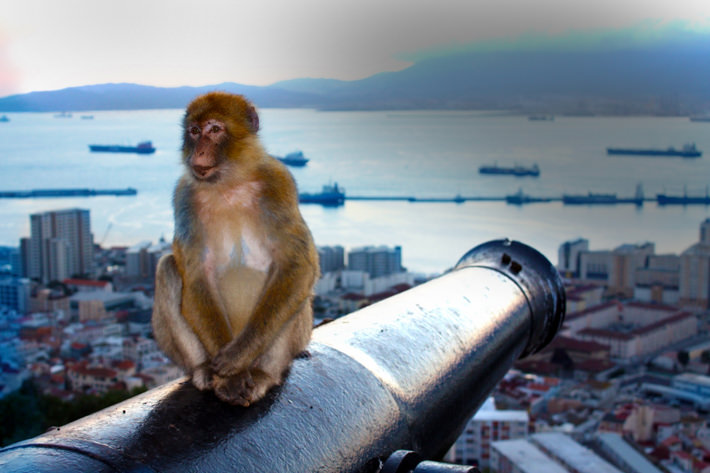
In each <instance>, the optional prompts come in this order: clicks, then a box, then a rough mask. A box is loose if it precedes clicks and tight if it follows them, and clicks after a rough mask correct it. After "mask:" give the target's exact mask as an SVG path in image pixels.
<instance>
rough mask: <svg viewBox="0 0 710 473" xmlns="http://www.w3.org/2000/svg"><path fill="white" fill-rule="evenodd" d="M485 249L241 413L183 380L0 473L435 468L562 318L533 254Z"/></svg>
mask: <svg viewBox="0 0 710 473" xmlns="http://www.w3.org/2000/svg"><path fill="white" fill-rule="evenodd" d="M479 248H480V250H477V249H474V250H472V251H471V252H469V253H468V254H467V255H466V256H465V257H464V258H462V260H461V262H460V263H459V264H458V265H457V267H456V268H455V269H454V270H453V271H451V272H449V273H447V274H445V275H443V276H441V277H439V278H437V279H435V280H433V281H430V282H428V283H426V284H423V285H421V286H418V287H416V288H413V289H411V290H409V291H407V292H405V293H402V294H400V295H397V296H395V297H392V298H390V299H387V300H385V301H382V302H380V303H378V304H375V305H372V306H370V307H367V308H365V309H362V310H360V311H358V312H355V313H353V314H350V315H348V316H347V317H343V318H341V319H338V320H336V321H334V322H331V323H329V324H326V325H324V326H322V327H320V328H318V329H316V330H315V331H314V336H313V341H312V342H311V344H310V345H309V348H308V350H309V352H310V357H307V358H302V359H297V360H295V361H294V364H293V366H292V368H291V370H290V372H289V374H288V377H287V379H286V382H285V383H284V385H283V386H281V387H279V388H277V389H274V390H273V391H271V392H270V393H269V394H268V395H267V397H266V398H265V399H264V400H262V401H260V402H259V403H257V404H255V405H253V406H251V407H249V408H242V407H234V406H230V405H228V404H225V403H222V402H220V401H219V400H218V399H217V398H216V397H215V396H214V395H213V394H211V393H209V392H207V393H204V392H200V391H197V390H196V389H195V388H194V387H193V386H192V385H191V384H190V383H189V382H187V381H186V380H185V379H182V380H178V381H175V382H172V383H168V384H166V385H164V386H162V387H160V388H157V389H154V390H152V391H150V392H148V393H145V394H143V395H140V396H137V397H135V398H132V399H129V400H128V401H125V402H123V403H121V404H118V405H116V406H114V407H111V408H108V409H105V410H103V411H101V412H99V413H96V414H94V415H92V416H89V417H86V418H84V419H81V420H79V421H76V422H74V423H72V424H69V425H67V426H64V427H61V429H57V430H54V431H52V432H48V433H46V434H43V435H40V436H38V437H36V438H34V439H30V440H27V441H25V442H21V443H19V444H15V445H12V446H10V447H7V448H6V449H4V450H2V451H0V470H2V471H3V472H25V471H33V472H49V471H52V472H69V471H71V472H84V471H86V472H89V471H91V472H95V471H99V472H103V471H107V472H108V471H121V472H178V471H179V472H223V471H231V472H244V473H252V472H256V471H280V472H294V473H295V472H319V473H320V472H322V473H326V472H333V473H335V472H337V473H348V472H353V473H356V472H363V473H365V472H377V471H379V469H380V467H381V465H382V461H383V460H384V459H386V458H387V457H388V456H389V455H390V454H391V453H392V452H394V451H396V450H399V449H407V450H414V451H416V452H418V453H420V454H421V455H422V457H424V458H436V457H437V456H438V455H441V454H443V453H444V452H445V451H446V450H447V449H448V447H449V446H450V445H451V444H452V443H453V441H454V440H455V439H456V437H457V436H458V435H459V433H460V432H461V430H462V429H463V427H464V425H465V423H466V421H467V420H468V419H469V418H470V416H471V415H473V413H474V412H475V411H476V409H478V407H479V406H480V405H481V403H482V402H483V401H484V400H485V398H486V397H487V396H488V394H489V393H490V391H491V390H492V389H493V387H494V386H495V384H496V383H497V382H498V381H499V380H500V379H501V378H502V377H503V375H504V374H505V372H506V371H507V370H508V369H509V368H510V366H511V364H512V363H513V362H514V361H515V360H516V359H517V358H518V357H519V356H520V355H521V354H523V353H531V352H534V351H536V350H538V349H539V348H541V347H542V346H544V344H546V343H547V342H549V340H550V339H551V338H552V336H554V333H555V332H556V331H557V328H558V327H559V325H560V324H561V321H562V318H563V317H564V291H563V288H562V284H561V282H560V280H559V277H558V275H557V273H556V271H555V270H554V268H553V267H552V266H551V265H550V264H549V262H547V260H545V259H544V257H542V256H541V255H540V254H539V253H538V252H537V251H535V250H534V249H532V248H530V247H527V246H525V245H522V244H520V243H516V242H507V241H498V242H490V243H488V244H485V245H482V246H481V247H479ZM504 255H507V256H504ZM512 262H515V263H516V264H515V265H513V264H512ZM545 263H546V264H545ZM82 458H83V459H84V460H83V461H82Z"/></svg>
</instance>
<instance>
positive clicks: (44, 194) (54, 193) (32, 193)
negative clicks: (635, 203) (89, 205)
mask: <svg viewBox="0 0 710 473" xmlns="http://www.w3.org/2000/svg"><path fill="white" fill-rule="evenodd" d="M136 194H138V191H137V190H135V189H134V188H132V187H127V188H125V189H87V188H76V189H33V190H27V191H0V198H1V199H46V198H55V197H96V196H102V195H114V196H131V195H136Z"/></svg>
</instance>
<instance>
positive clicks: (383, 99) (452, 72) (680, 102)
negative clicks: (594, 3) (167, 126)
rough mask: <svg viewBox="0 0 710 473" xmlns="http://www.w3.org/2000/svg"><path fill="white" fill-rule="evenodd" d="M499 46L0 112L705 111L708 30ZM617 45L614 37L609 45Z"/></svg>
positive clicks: (124, 89)
mask: <svg viewBox="0 0 710 473" xmlns="http://www.w3.org/2000/svg"><path fill="white" fill-rule="evenodd" d="M559 43H560V44H555V45H552V46H550V45H548V46H550V47H544V48H537V49H535V48H522V49H521V48H517V49H516V48H508V49H505V48H502V49H498V50H493V49H490V48H489V49H488V50H483V49H479V50H471V51H463V52H459V53H455V54H454V53H450V54H438V55H433V56H431V57H429V58H426V59H421V60H418V61H416V62H415V64H414V65H412V66H411V67H409V68H407V69H404V70H402V71H398V72H388V73H382V74H376V75H374V76H371V77H368V78H365V79H362V80H357V81H340V80H333V79H295V80H289V81H282V82H277V83H275V84H272V85H270V86H266V87H257V86H247V85H240V84H235V83H223V84H216V85H211V86H204V87H178V88H159V87H149V86H141V85H135V84H105V85H95V86H86V87H74V88H69V89H64V90H58V91H52V92H33V93H29V94H23V95H14V96H10V97H5V98H1V99H0V112H13V111H79V110H107V109H116V110H120V109H148V108H182V107H184V106H185V105H186V104H187V103H188V102H189V101H190V100H191V99H192V98H193V97H195V96H196V95H199V94H201V93H204V92H206V91H208V90H225V91H228V92H234V93H241V94H244V95H246V96H248V97H249V98H250V99H251V100H252V101H253V102H254V103H256V104H257V105H258V106H260V107H311V108H319V109H325V110H336V109H346V110H358V109H367V110H373V109H417V108H423V109H433V108H439V109H481V108H491V109H513V110H518V111H520V112H524V113H541V112H544V113H571V114H597V113H598V114H663V115H686V114H694V113H707V112H708V111H710V86H708V84H710V61H709V60H708V58H710V35H709V34H705V35H702V34H693V35H689V36H685V37H683V38H681V40H678V39H673V38H671V39H667V40H664V41H656V42H655V43H649V42H647V43H646V44H644V45H638V44H635V45H633V46H631V44H632V43H631V42H629V43H628V44H629V45H625V44H626V43H623V42H622V43H620V44H621V45H619V44H616V45H615V46H614V47H601V46H599V47H577V48H573V47H572V46H570V47H566V45H565V44H563V43H562V42H559ZM617 43H618V42H617Z"/></svg>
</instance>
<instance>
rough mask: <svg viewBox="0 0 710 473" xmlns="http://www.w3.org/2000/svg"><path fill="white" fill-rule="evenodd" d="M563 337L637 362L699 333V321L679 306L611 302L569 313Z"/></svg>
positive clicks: (621, 358) (625, 359) (628, 360)
mask: <svg viewBox="0 0 710 473" xmlns="http://www.w3.org/2000/svg"><path fill="white" fill-rule="evenodd" d="M561 333H562V334H563V335H565V336H568V337H572V338H577V339H580V340H585V341H593V342H597V343H600V344H602V345H608V346H609V347H610V348H611V356H612V357H614V358H618V359H620V360H622V361H626V362H636V361H639V360H641V359H642V358H643V357H646V356H649V355H651V354H653V353H654V352H657V351H660V350H662V349H664V348H666V347H668V346H669V345H672V344H673V343H675V342H678V341H681V340H685V339H687V338H690V337H692V336H694V335H696V334H697V333H698V324H697V318H696V317H695V316H694V315H693V314H691V313H689V312H684V311H682V310H680V309H679V308H677V307H672V306H662V305H658V304H645V303H641V302H629V303H623V304H622V303H620V302H607V303H604V304H600V305H598V306H595V307H590V308H588V309H586V310H584V311H582V312H576V313H572V314H568V315H567V316H566V317H565V322H564V325H563V329H562V332H561Z"/></svg>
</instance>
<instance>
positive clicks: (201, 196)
mask: <svg viewBox="0 0 710 473" xmlns="http://www.w3.org/2000/svg"><path fill="white" fill-rule="evenodd" d="M183 128H184V137H183V140H184V141H183V148H182V157H183V162H184V164H185V172H184V174H183V176H182V177H181V178H180V179H179V181H178V183H177V186H176V188H175V193H174V196H173V206H174V214H175V236H174V240H173V248H172V249H173V253H172V254H169V255H166V256H163V258H161V260H160V261H159V263H158V269H157V274H156V285H155V306H154V309H153V332H154V335H155V339H156V341H157V342H158V345H159V346H160V348H161V349H162V350H163V351H164V352H165V353H166V354H167V355H168V356H169V357H170V358H171V359H172V360H173V361H174V362H175V363H177V364H178V365H179V366H181V367H182V368H183V369H184V370H185V371H186V373H187V374H189V375H190V376H191V378H192V382H193V384H194V385H195V386H196V387H197V388H198V389H200V390H209V389H212V390H214V392H215V394H216V395H217V397H219V398H220V399H222V400H223V401H226V402H229V403H231V404H236V405H242V406H248V405H250V404H252V403H254V402H256V401H258V400H259V399H261V398H262V397H263V396H264V395H265V394H266V392H267V391H268V390H269V389H270V388H272V387H274V386H276V385H279V384H281V383H282V382H283V379H284V376H285V373H286V371H287V370H288V368H289V366H290V364H291V362H292V360H293V359H294V358H295V357H296V356H297V355H298V354H300V353H302V352H303V350H304V349H305V347H306V345H307V344H308V342H309V340H310V336H311V331H312V324H313V313H312V308H311V299H312V292H313V285H314V283H315V281H316V280H317V277H318V253H317V251H316V249H315V246H314V244H313V238H312V236H311V233H310V231H309V229H308V227H307V226H306V224H305V222H304V220H303V217H302V216H301V214H300V212H299V209H298V193H297V190H296V184H295V182H294V180H293V177H292V176H291V174H290V173H289V172H288V170H287V169H286V168H285V166H284V165H283V164H282V163H280V162H279V161H278V160H276V159H275V158H273V157H271V156H269V155H268V154H267V153H266V151H265V150H264V148H263V147H262V145H261V143H260V141H259V138H258V136H257V132H258V130H259V117H258V115H257V112H256V110H255V109H254V107H253V106H252V105H251V104H250V103H249V102H248V101H247V100H246V99H245V98H243V97H242V96H239V95H232V94H227V93H222V92H211V93H208V94H206V95H203V96H200V97H198V98H196V99H195V100H194V101H193V102H192V103H190V104H189V105H188V107H187V110H186V112H185V117H184V121H183Z"/></svg>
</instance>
